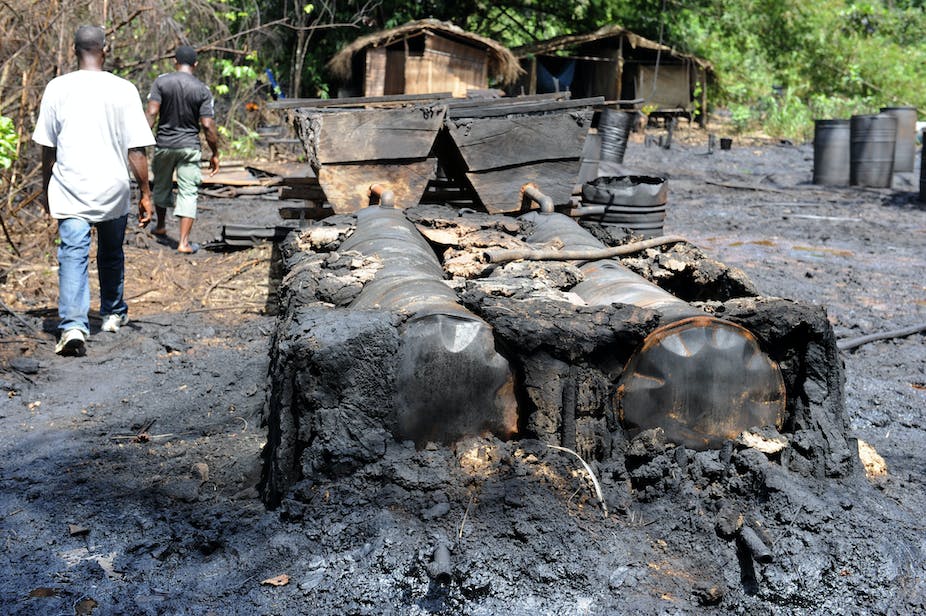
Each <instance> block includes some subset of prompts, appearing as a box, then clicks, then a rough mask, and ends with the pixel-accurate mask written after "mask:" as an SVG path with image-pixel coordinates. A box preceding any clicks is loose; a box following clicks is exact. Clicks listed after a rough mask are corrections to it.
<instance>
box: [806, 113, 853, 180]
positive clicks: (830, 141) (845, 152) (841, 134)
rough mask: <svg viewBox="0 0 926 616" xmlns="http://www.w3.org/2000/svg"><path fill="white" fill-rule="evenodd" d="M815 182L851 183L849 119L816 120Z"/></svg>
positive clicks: (814, 148) (814, 142) (814, 145)
mask: <svg viewBox="0 0 926 616" xmlns="http://www.w3.org/2000/svg"><path fill="white" fill-rule="evenodd" d="M813 183H814V184H822V185H824V186H848V185H849V120H816V121H815V122H814V128H813Z"/></svg>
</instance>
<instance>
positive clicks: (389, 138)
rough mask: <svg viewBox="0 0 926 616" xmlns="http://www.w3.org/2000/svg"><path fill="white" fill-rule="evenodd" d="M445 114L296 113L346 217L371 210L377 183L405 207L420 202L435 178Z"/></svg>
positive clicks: (331, 198) (429, 110)
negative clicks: (437, 140)
mask: <svg viewBox="0 0 926 616" xmlns="http://www.w3.org/2000/svg"><path fill="white" fill-rule="evenodd" d="M446 111H447V110H446V107H444V106H442V105H438V104H423V105H413V106H408V107H397V108H391V109H353V110H324V109H313V108H303V109H295V110H293V121H294V123H295V126H296V132H297V134H298V135H299V137H300V138H301V139H302V141H303V143H304V144H305V146H306V153H307V155H308V159H309V164H310V165H311V166H312V169H313V170H314V171H315V174H316V175H317V177H318V183H319V185H320V186H321V188H322V190H323V191H324V194H325V196H326V197H327V200H328V202H329V203H330V204H331V206H332V210H333V212H334V213H336V214H344V213H348V212H354V211H357V210H358V209H360V208H363V207H366V206H367V204H368V203H369V190H370V186H371V185H373V184H384V185H387V186H389V188H390V189H391V190H392V191H393V193H394V194H395V199H396V203H397V204H398V205H399V206H400V207H409V206H411V205H415V204H417V203H418V201H419V200H420V199H421V195H422V194H423V193H424V190H425V187H426V186H427V184H428V181H429V180H431V179H433V178H434V177H435V170H436V168H437V161H436V159H434V158H433V157H430V153H431V147H432V145H433V144H434V139H435V138H436V136H437V132H438V130H440V128H441V126H442V125H443V120H444V116H445V114H446Z"/></svg>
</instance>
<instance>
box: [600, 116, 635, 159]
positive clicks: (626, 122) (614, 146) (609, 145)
mask: <svg viewBox="0 0 926 616" xmlns="http://www.w3.org/2000/svg"><path fill="white" fill-rule="evenodd" d="M633 120H634V114H632V113H628V112H626V111H619V110H617V109H608V108H605V109H603V110H602V111H601V116H600V118H599V119H598V134H599V135H600V136H601V154H600V160H603V161H608V162H614V163H623V162H624V152H625V151H626V150H627V138H628V136H629V135H630V129H631V128H632V127H633Z"/></svg>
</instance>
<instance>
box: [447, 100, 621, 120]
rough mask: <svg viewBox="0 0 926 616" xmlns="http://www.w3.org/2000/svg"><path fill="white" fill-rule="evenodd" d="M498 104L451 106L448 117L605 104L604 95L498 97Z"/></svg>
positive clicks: (482, 115) (554, 109)
mask: <svg viewBox="0 0 926 616" xmlns="http://www.w3.org/2000/svg"><path fill="white" fill-rule="evenodd" d="M497 100H498V101H505V102H499V103H498V104H493V105H480V106H478V107H475V108H471V107H462V108H455V107H450V108H449V109H448V111H447V117H448V118H451V119H458V118H493V117H499V116H506V115H511V114H517V113H542V112H548V111H565V110H567V109H576V108H577V107H594V106H596V105H603V104H604V97H603V96H595V97H592V98H577V99H575V100H565V101H538V102H525V103H518V102H514V101H515V100H516V99H504V98H500V99H497Z"/></svg>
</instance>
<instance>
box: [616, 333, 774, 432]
mask: <svg viewBox="0 0 926 616" xmlns="http://www.w3.org/2000/svg"><path fill="white" fill-rule="evenodd" d="M618 398H619V400H618V405H619V408H620V411H621V417H622V420H623V422H624V424H625V426H626V427H627V428H628V429H639V430H645V429H649V428H657V427H658V428H662V429H663V430H664V431H665V434H666V439H667V440H669V441H671V442H674V443H678V444H682V445H685V446H686V447H689V448H691V449H698V450H702V449H710V448H714V447H719V446H720V445H721V444H722V443H723V442H724V440H727V439H735V438H736V437H737V436H739V435H740V433H741V432H743V431H744V430H747V429H749V428H752V427H757V426H769V425H774V426H776V427H778V428H780V427H781V423H782V421H783V419H784V415H785V388H784V381H783V379H782V377H781V372H780V371H779V369H778V365H777V364H776V363H775V362H774V361H772V360H771V359H770V358H769V357H768V356H767V355H766V354H765V353H764V352H762V350H761V349H760V348H759V345H758V343H757V342H756V339H755V338H754V337H753V335H752V334H751V333H749V332H748V331H747V330H745V329H744V328H742V327H740V326H738V325H736V324H734V323H730V322H727V321H723V320H721V319H716V318H714V317H709V316H703V317H701V316H698V317H692V318H688V319H683V320H681V321H676V322H674V323H670V324H669V325H665V326H663V327H660V328H659V329H657V330H655V331H654V332H653V333H651V334H650V335H649V336H647V338H646V340H645V341H644V343H643V346H642V347H641V348H640V349H639V350H638V351H637V352H636V353H634V355H633V356H632V357H631V358H630V361H629V362H628V363H627V367H626V368H625V370H624V373H623V375H622V376H621V379H620V384H619V387H618Z"/></svg>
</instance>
